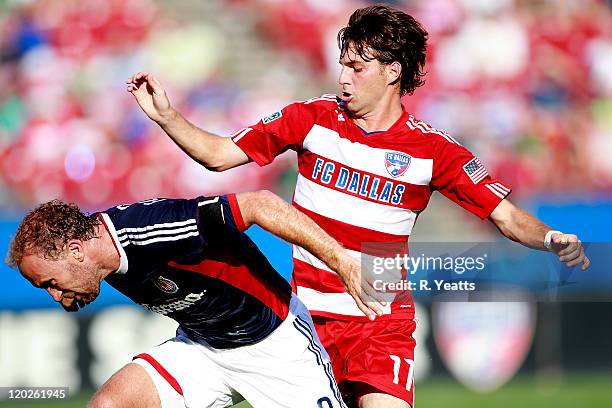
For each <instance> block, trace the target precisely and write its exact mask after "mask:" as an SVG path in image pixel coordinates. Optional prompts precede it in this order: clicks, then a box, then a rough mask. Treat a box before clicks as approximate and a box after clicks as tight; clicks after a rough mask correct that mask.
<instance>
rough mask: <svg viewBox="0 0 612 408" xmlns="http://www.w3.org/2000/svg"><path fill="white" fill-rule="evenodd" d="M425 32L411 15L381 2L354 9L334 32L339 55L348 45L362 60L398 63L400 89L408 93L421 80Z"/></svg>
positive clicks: (421, 83)
mask: <svg viewBox="0 0 612 408" xmlns="http://www.w3.org/2000/svg"><path fill="white" fill-rule="evenodd" d="M427 35H428V34H427V31H425V29H424V28H423V27H422V26H421V25H420V24H419V22H418V21H416V20H415V19H414V18H413V17H412V16H410V15H408V14H406V13H404V12H403V11H400V10H395V9H393V8H391V7H388V6H385V5H380V4H379V5H374V6H370V7H365V8H361V9H357V10H355V12H354V13H353V14H352V15H351V17H350V19H349V22H348V25H347V26H346V27H344V28H343V29H341V30H340V32H338V46H339V47H340V55H341V57H342V56H344V55H345V54H346V52H347V51H348V49H349V48H352V49H353V50H354V51H355V52H356V53H357V55H359V56H360V57H361V58H363V59H364V61H371V60H373V59H377V60H378V61H380V63H382V64H391V63H392V62H395V61H397V62H399V63H400V64H401V65H402V74H401V79H400V92H401V94H402V95H404V94H409V95H412V93H413V92H414V90H415V89H416V88H418V87H419V86H421V85H423V83H424V82H425V81H424V80H423V76H425V71H423V69H424V67H425V56H426V52H427Z"/></svg>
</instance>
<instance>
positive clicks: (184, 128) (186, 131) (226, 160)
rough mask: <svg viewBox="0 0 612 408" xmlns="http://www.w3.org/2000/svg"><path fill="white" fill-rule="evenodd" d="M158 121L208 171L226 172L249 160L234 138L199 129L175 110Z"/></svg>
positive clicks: (179, 145)
mask: <svg viewBox="0 0 612 408" xmlns="http://www.w3.org/2000/svg"><path fill="white" fill-rule="evenodd" d="M157 124H158V125H159V126H160V127H161V128H162V129H163V130H164V132H166V134H167V135H168V136H170V139H172V141H174V143H176V144H177V146H178V147H180V148H181V150H183V151H184V152H185V153H187V154H188V155H189V157H191V158H192V159H193V160H195V161H197V162H198V163H200V164H201V165H202V166H204V167H206V168H207V169H208V170H211V171H224V170H227V169H230V168H232V167H235V166H237V165H240V164H243V163H246V162H247V161H248V157H247V156H246V154H244V152H242V151H241V150H240V149H239V148H238V147H237V146H235V145H234V142H232V141H231V139H229V138H226V137H221V136H218V135H215V134H213V133H210V132H207V131H206V130H203V129H200V128H198V127H197V126H195V125H194V124H193V123H191V122H189V121H188V120H187V119H185V118H184V117H183V115H181V114H180V113H179V112H178V111H176V110H174V109H173V110H172V113H171V114H170V115H168V116H166V117H164V119H163V120H161V121H158V122H157ZM230 144H231V145H233V146H231V145H230Z"/></svg>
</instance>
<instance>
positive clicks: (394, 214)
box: [294, 174, 417, 235]
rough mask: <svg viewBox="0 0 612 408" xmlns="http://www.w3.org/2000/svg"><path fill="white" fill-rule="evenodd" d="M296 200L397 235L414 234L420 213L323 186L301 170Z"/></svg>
mask: <svg viewBox="0 0 612 408" xmlns="http://www.w3.org/2000/svg"><path fill="white" fill-rule="evenodd" d="M294 200H295V202H296V203H297V204H298V205H300V206H301V207H304V208H306V209H307V210H310V211H313V212H315V213H317V214H319V215H323V216H325V217H328V218H331V219H333V220H338V221H341V222H344V223H347V224H351V225H355V226H358V227H362V228H367V229H371V230H374V231H379V232H384V233H387V234H394V235H410V233H411V232H412V227H413V226H414V223H415V221H416V216H417V214H416V213H414V212H413V211H410V210H408V209H404V208H398V207H391V206H389V205H384V204H379V203H374V202H371V201H367V200H364V199H362V198H359V197H354V196H351V195H348V194H345V193H342V192H340V191H336V190H333V189H331V188H327V187H324V186H321V185H319V184H317V183H315V182H314V181H310V180H309V179H307V178H306V177H304V176H302V175H301V174H299V175H298V179H297V185H296V187H295V195H294ZM347 208H350V211H347ZM321 227H323V229H325V226H323V225H322V226H321Z"/></svg>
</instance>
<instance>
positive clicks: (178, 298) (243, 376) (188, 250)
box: [8, 191, 375, 408]
mask: <svg viewBox="0 0 612 408" xmlns="http://www.w3.org/2000/svg"><path fill="white" fill-rule="evenodd" d="M252 224H258V225H260V226H261V227H262V228H264V229H266V230H268V231H270V232H272V233H274V234H276V235H278V236H279V237H281V238H283V239H285V240H287V241H289V242H292V243H295V244H299V245H300V246H302V247H304V248H307V249H308V250H309V251H311V252H312V254H314V255H315V256H317V257H319V258H320V259H321V260H322V261H323V262H324V263H325V264H327V265H328V266H329V267H330V268H331V269H333V270H335V271H337V272H338V273H339V275H341V276H342V277H343V279H345V280H346V281H347V286H349V287H352V289H351V291H352V292H353V293H357V292H359V290H358V288H357V287H353V285H358V284H360V283H359V280H358V273H359V264H358V263H357V262H356V261H354V260H353V259H352V258H351V257H350V256H349V255H348V254H347V253H346V252H345V250H344V249H343V248H342V247H341V246H340V245H339V244H338V243H337V242H336V241H335V240H334V239H333V238H331V237H330V236H329V235H327V234H326V233H325V232H324V231H323V230H322V229H321V228H320V227H318V226H317V225H316V224H315V223H314V222H313V221H311V220H310V219H308V218H307V217H306V216H305V215H303V214H301V213H300V212H299V211H297V210H295V209H294V208H293V207H291V206H290V205H288V204H287V203H285V202H284V201H283V200H282V199H280V198H278V197H277V196H275V195H274V194H272V193H270V192H267V191H260V192H254V193H241V194H236V195H234V194H228V195H224V196H216V197H199V198H195V199H190V200H188V199H165V198H158V199H151V200H146V201H142V202H139V203H134V204H127V205H119V206H116V207H113V208H109V209H108V210H106V211H103V212H99V213H95V214H93V215H90V216H87V215H85V214H84V213H82V212H81V211H80V209H79V208H78V207H77V206H76V205H74V204H66V203H63V202H61V201H58V200H54V201H50V202H47V203H45V204H42V205H41V206H39V207H38V208H36V209H35V210H34V211H32V212H31V213H30V214H28V215H27V216H26V217H25V218H24V220H23V221H22V223H21V225H20V226H19V228H18V230H17V233H16V235H15V237H14V239H13V241H12V243H11V247H10V250H9V256H8V261H9V264H11V265H12V266H15V267H18V268H19V271H20V272H21V274H22V275H23V276H24V277H25V278H26V279H28V280H29V281H30V282H31V283H32V284H33V285H34V286H36V287H38V288H42V289H44V290H46V291H47V292H48V293H49V295H51V297H52V298H53V299H54V300H55V301H57V302H59V303H60V304H61V305H62V306H63V307H64V309H66V310H68V311H77V310H78V309H79V308H82V307H84V306H85V305H87V304H88V303H91V302H92V301H94V300H95V299H96V297H97V296H98V294H99V292H100V284H101V282H102V280H105V281H106V282H108V283H109V284H110V285H111V286H113V287H114V288H116V289H117V290H119V291H120V292H121V293H123V294H124V295H126V296H127V297H129V298H130V299H132V300H133V301H134V302H136V303H138V304H140V305H142V306H144V307H145V308H147V309H149V310H152V311H154V312H157V313H161V314H163V315H166V316H168V317H170V318H172V319H174V320H176V321H177V322H178V323H179V328H178V330H177V335H176V337H175V338H173V339H171V340H168V341H167V342H165V343H163V344H161V345H159V346H156V347H154V348H153V349H151V350H150V351H148V352H146V353H143V354H140V355H138V356H136V357H135V358H134V361H133V362H132V363H130V364H127V365H126V366H125V367H124V368H122V369H121V370H119V371H118V372H117V373H116V374H115V375H114V376H112V377H111V378H110V379H109V380H108V381H107V382H106V383H105V384H104V385H103V386H102V387H101V388H100V390H99V391H98V392H97V393H96V395H94V397H93V399H92V401H91V402H90V405H89V406H90V407H106V408H108V407H160V406H162V407H184V406H189V407H191V406H198V407H212V406H214V407H223V406H230V405H232V404H234V403H235V402H236V401H239V400H241V399H242V398H243V397H244V398H246V399H247V400H248V401H249V402H250V403H251V404H252V405H253V406H254V407H317V406H319V407H343V406H344V404H343V403H342V399H341V397H340V393H339V391H338V389H337V386H336V382H335V380H334V376H333V373H332V368H331V365H330V362H329V357H328V355H327V353H326V352H325V350H324V348H323V346H322V345H321V343H320V342H319V339H318V337H317V334H316V332H315V330H314V327H313V323H312V320H311V318H310V315H309V314H308V311H307V310H306V308H305V307H304V305H303V304H302V303H301V302H300V301H299V300H298V299H297V297H296V296H294V295H292V293H291V287H290V286H289V284H288V283H287V282H286V281H285V280H284V279H283V278H282V277H281V276H280V275H279V274H277V272H276V271H275V270H274V268H273V267H272V266H271V265H270V263H269V262H268V261H267V259H266V258H265V256H264V255H263V254H262V253H261V252H260V251H259V250H258V248H257V247H256V246H255V244H254V243H253V242H252V241H251V240H250V239H249V238H248V237H247V236H246V235H245V234H244V233H243V231H244V230H245V229H246V228H248V227H249V226H250V225H252ZM355 273H356V274H355ZM356 301H358V302H360V305H361V307H363V308H364V312H366V313H372V310H373V309H369V310H367V306H365V305H364V304H363V303H361V300H360V299H359V297H358V296H357V295H356ZM371 306H372V305H371ZM372 307H374V306H372ZM374 310H375V309H374ZM317 404H318V405H317Z"/></svg>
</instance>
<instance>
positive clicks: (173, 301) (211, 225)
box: [97, 194, 291, 349]
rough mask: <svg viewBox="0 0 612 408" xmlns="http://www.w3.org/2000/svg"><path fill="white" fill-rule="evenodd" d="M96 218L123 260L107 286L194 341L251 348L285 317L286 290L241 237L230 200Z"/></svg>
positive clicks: (133, 207)
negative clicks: (171, 321)
mask: <svg viewBox="0 0 612 408" xmlns="http://www.w3.org/2000/svg"><path fill="white" fill-rule="evenodd" d="M97 216H99V217H100V218H101V220H102V221H103V223H104V225H105V226H106V228H107V229H108V231H109V233H110V235H111V237H112V238H113V241H114V243H115V246H116V248H117V251H118V252H119V255H120V258H121V264H120V267H119V269H118V270H117V271H116V272H115V273H112V274H110V275H109V276H108V277H107V278H106V281H107V282H108V283H109V284H110V285H111V286H113V287H114V288H116V289H117V290H119V291H120V292H121V293H123V294H124V295H126V296H127V297H129V298H130V299H132V300H133V301H134V302H136V303H138V304H141V305H142V306H144V307H146V308H147V309H149V310H152V311H154V312H157V313H161V314H163V315H166V316H169V317H171V318H172V319H174V320H176V321H177V322H178V323H179V324H180V327H181V328H182V330H183V331H184V332H185V333H186V334H187V335H188V336H189V337H191V338H192V339H194V340H196V341H201V340H203V341H205V342H206V343H208V344H209V345H211V346H212V347H215V348H221V349H226V348H235V347H239V346H244V345H248V344H253V343H256V342H258V341H260V340H262V339H263V338H265V337H266V336H268V335H269V334H270V333H271V332H272V331H274V329H276V327H278V325H279V324H280V323H281V322H282V321H283V320H284V319H285V318H286V316H287V313H288V309H289V301H290V299H291V287H290V286H289V284H288V283H287V282H286V281H285V280H284V279H283V278H282V277H281V276H280V275H279V274H278V273H277V272H276V271H275V270H274V268H273V267H272V266H271V265H270V263H269V262H268V260H267V259H266V258H265V256H264V255H263V254H262V253H261V252H260V251H259V249H258V248H257V247H256V246H255V244H254V243H253V241H251V239H250V238H248V237H247V236H246V235H245V234H244V233H243V232H242V231H243V230H244V229H245V227H244V222H243V220H242V216H241V215H240V209H239V207H238V204H237V201H236V197H235V195H233V194H230V195H227V196H219V197H199V198H196V199H191V200H185V199H165V198H158V199H152V200H146V201H142V202H139V203H135V204H130V205H119V206H116V207H113V208H110V209H108V210H106V211H104V212H102V213H99V214H97Z"/></svg>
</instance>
